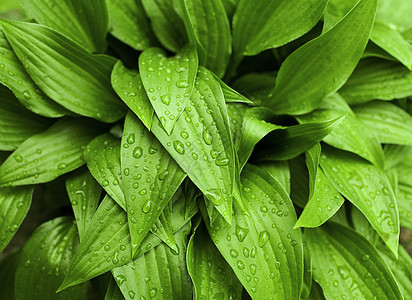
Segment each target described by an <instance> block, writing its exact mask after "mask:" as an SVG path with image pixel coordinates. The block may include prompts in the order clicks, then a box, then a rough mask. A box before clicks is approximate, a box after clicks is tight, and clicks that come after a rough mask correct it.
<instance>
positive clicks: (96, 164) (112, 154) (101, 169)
mask: <svg viewBox="0 0 412 300" xmlns="http://www.w3.org/2000/svg"><path fill="white" fill-rule="evenodd" d="M84 158H85V160H86V162H87V167H88V168H89V170H90V173H91V174H92V175H93V177H94V178H95V179H96V180H97V182H98V183H99V184H100V185H101V186H102V187H103V188H104V189H105V191H106V192H107V193H108V194H109V195H110V197H112V198H113V199H114V200H115V201H116V202H117V204H119V205H120V206H121V207H122V208H123V209H126V201H125V198H124V193H123V179H122V170H121V166H120V140H118V139H116V138H115V137H114V136H112V135H111V134H109V133H105V134H102V135H100V136H98V137H96V138H95V139H93V140H92V141H91V142H90V143H89V144H88V145H87V147H86V149H85V150H84Z"/></svg>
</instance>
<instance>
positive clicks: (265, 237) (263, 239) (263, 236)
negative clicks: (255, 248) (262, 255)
mask: <svg viewBox="0 0 412 300" xmlns="http://www.w3.org/2000/svg"><path fill="white" fill-rule="evenodd" d="M269 238H270V235H269V232H267V231H262V232H260V233H259V240H258V244H259V247H260V248H262V247H263V246H264V245H265V244H266V243H267V242H268V241H269Z"/></svg>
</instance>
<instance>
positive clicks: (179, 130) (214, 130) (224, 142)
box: [152, 68, 236, 221]
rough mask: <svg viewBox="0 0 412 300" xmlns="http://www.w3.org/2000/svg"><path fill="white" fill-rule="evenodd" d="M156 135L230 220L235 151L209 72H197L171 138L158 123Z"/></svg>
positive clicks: (216, 85) (218, 91) (220, 97)
mask: <svg viewBox="0 0 412 300" xmlns="http://www.w3.org/2000/svg"><path fill="white" fill-rule="evenodd" d="M152 130H153V133H154V135H155V136H156V137H157V138H158V139H159V141H160V142H161V143H162V145H163V146H164V147H165V148H166V150H167V151H168V152H169V153H170V155H171V156H172V157H173V158H174V160H175V161H176V162H177V163H178V164H179V166H180V167H181V168H182V169H183V171H185V172H186V173H187V175H188V176H189V178H190V179H191V180H192V181H193V183H194V184H196V185H197V187H198V188H199V189H200V190H201V191H202V192H203V194H205V196H206V197H207V198H208V199H209V200H210V201H212V202H213V203H214V205H216V206H217V209H218V210H219V212H220V213H221V214H222V215H224V216H225V218H227V220H228V221H230V218H231V209H232V190H233V182H234V178H235V171H236V169H235V156H234V148H233V143H232V140H231V135H230V131H229V120H228V114H227V110H226V104H225V100H224V97H223V93H222V89H221V88H220V85H219V83H218V82H217V81H215V80H213V77H212V76H211V74H210V72H209V71H207V70H206V69H204V68H201V69H200V71H199V72H198V77H197V79H196V84H195V88H194V91H193V94H192V97H191V100H190V103H189V104H188V106H187V107H186V109H185V111H184V112H183V113H182V115H181V117H180V118H179V120H178V121H177V122H176V125H175V127H174V129H173V131H172V133H171V135H170V136H169V135H168V134H167V133H166V132H165V131H164V129H163V127H162V125H161V123H160V121H159V120H157V121H154V123H153V124H152Z"/></svg>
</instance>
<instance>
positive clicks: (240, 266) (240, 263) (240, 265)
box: [237, 260, 245, 270]
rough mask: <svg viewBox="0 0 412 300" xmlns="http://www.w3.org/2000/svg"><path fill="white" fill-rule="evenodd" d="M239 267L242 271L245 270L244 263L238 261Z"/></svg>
mask: <svg viewBox="0 0 412 300" xmlns="http://www.w3.org/2000/svg"><path fill="white" fill-rule="evenodd" d="M237 267H238V268H239V269H240V270H243V269H244V268H245V264H244V263H243V261H241V260H238V261H237Z"/></svg>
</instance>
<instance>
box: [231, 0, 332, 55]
mask: <svg viewBox="0 0 412 300" xmlns="http://www.w3.org/2000/svg"><path fill="white" fill-rule="evenodd" d="M327 2H328V1H326V0H320V1H319V0H309V1H307V0H292V1H291V0H275V1H271V0H259V1H248V0H241V1H239V5H238V7H237V9H236V11H235V14H234V16H233V47H234V52H235V53H236V54H237V55H256V54H259V53H260V52H262V51H263V50H266V49H270V48H277V47H279V46H282V45H284V44H286V43H289V42H291V41H293V40H295V39H297V38H298V37H300V36H302V35H304V34H305V33H307V32H308V31H309V30H310V29H312V27H313V26H315V24H316V23H317V22H318V21H319V19H320V18H321V16H322V13H323V10H324V8H325V6H326V4H327Z"/></svg>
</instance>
